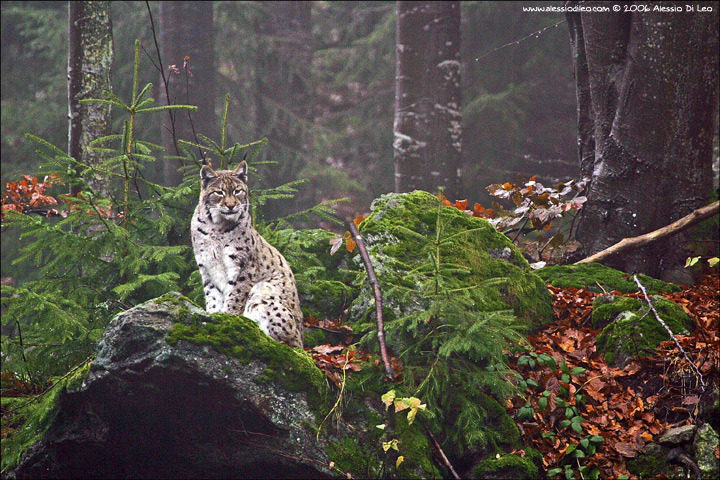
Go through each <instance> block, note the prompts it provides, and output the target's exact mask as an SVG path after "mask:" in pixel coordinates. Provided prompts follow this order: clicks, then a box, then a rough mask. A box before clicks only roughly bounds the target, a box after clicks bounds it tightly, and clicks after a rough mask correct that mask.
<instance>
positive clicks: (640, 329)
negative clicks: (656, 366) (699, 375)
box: [593, 296, 694, 364]
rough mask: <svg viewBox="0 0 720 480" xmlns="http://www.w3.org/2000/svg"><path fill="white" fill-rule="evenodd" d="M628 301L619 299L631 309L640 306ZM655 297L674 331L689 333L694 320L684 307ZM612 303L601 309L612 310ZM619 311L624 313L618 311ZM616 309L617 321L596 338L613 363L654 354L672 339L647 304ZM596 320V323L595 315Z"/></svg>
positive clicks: (667, 322)
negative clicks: (659, 347)
mask: <svg viewBox="0 0 720 480" xmlns="http://www.w3.org/2000/svg"><path fill="white" fill-rule="evenodd" d="M627 300H628V299H622V298H621V299H617V300H616V302H617V303H620V304H622V305H624V306H626V307H628V308H629V307H631V306H634V305H637V304H636V303H634V302H628V301H627ZM651 300H652V302H653V306H654V307H655V310H656V311H657V312H658V314H659V315H660V318H662V319H663V321H664V322H665V324H666V325H667V326H668V327H669V328H670V330H672V332H673V333H674V334H678V335H687V334H688V333H689V331H690V330H691V329H692V327H693V325H694V321H693V320H692V319H691V318H690V317H689V316H688V315H687V314H686V313H685V311H684V310H683V309H682V307H680V306H679V305H677V304H676V303H674V302H671V301H670V300H667V299H665V298H662V297H658V296H655V297H652V298H651ZM614 303H615V302H614ZM612 305H613V304H612V303H611V304H607V305H602V306H601V307H599V308H603V307H606V310H607V311H608V312H609V311H611V306H612ZM618 311H620V313H617V312H618ZM614 312H615V315H617V316H616V317H613V318H615V320H614V321H612V322H611V323H609V324H607V325H606V326H605V328H603V331H602V332H601V333H600V334H599V335H598V336H597V339H596V345H597V349H598V352H600V353H602V354H605V359H606V360H607V361H608V362H609V363H613V364H624V363H625V362H626V361H627V360H629V359H631V358H634V357H638V356H646V355H651V354H652V353H653V352H654V351H655V349H656V348H657V347H658V346H659V345H660V343H661V342H663V341H664V340H668V339H669V338H670V335H669V334H668V333H667V331H666V330H665V328H664V327H663V326H662V325H661V324H660V322H658V321H657V319H656V318H655V315H654V314H653V313H652V312H650V311H649V307H648V306H647V305H642V304H640V305H639V307H638V308H635V309H632V310H627V309H624V308H622V309H615V310H614ZM593 322H595V318H594V316H593Z"/></svg>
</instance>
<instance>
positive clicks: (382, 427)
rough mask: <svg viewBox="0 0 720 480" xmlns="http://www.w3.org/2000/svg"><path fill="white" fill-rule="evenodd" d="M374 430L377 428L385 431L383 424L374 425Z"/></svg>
mask: <svg viewBox="0 0 720 480" xmlns="http://www.w3.org/2000/svg"><path fill="white" fill-rule="evenodd" d="M375 428H379V429H380V430H385V424H384V423H383V424H382V425H375Z"/></svg>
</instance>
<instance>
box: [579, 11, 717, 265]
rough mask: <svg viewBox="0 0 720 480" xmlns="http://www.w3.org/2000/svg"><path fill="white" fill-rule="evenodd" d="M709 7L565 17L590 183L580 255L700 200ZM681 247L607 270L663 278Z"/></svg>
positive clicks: (674, 244) (708, 159) (711, 121)
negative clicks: (705, 8) (572, 58)
mask: <svg viewBox="0 0 720 480" xmlns="http://www.w3.org/2000/svg"><path fill="white" fill-rule="evenodd" d="M576 3H577V2H569V4H570V5H574V4H576ZM668 6H669V5H665V7H668ZM708 6H710V7H712V12H709V11H705V12H699V11H694V12H687V11H683V12H681V13H667V12H660V11H654V10H653V9H652V7H650V10H649V11H642V8H641V9H640V10H641V11H634V12H624V11H620V12H619V13H587V12H583V13H569V14H568V23H569V26H570V33H571V46H572V53H573V57H574V67H575V77H576V84H577V95H578V125H579V136H580V138H579V150H580V151H579V154H580V162H581V168H582V173H583V175H585V176H588V177H590V178H591V182H590V185H589V190H588V193H587V197H588V201H587V203H586V204H585V207H584V208H583V211H582V217H581V219H580V222H579V224H578V233H577V238H578V240H580V241H581V242H582V243H583V248H584V252H583V253H584V254H585V256H588V255H590V254H593V253H596V252H598V251H601V250H603V249H605V248H607V247H609V246H611V245H613V244H615V243H617V242H619V241H620V240H622V239H623V238H627V237H635V236H638V235H641V234H643V233H647V232H650V231H653V230H656V229H658V228H660V227H662V226H664V225H667V224H670V223H672V222H673V221H675V220H678V219H679V218H681V217H683V216H685V215H687V214H689V213H690V212H692V211H693V210H695V209H697V208H700V207H702V206H704V205H706V204H707V202H708V201H709V198H710V195H711V193H712V171H711V164H712V141H713V135H714V132H715V127H716V123H715V122H717V113H718V111H717V102H718V3H717V2H713V3H712V4H708ZM682 8H683V10H685V5H682ZM695 8H696V9H697V8H698V6H695ZM687 243H688V238H687V234H680V235H676V236H674V237H671V238H669V239H667V240H663V241H659V242H657V243H655V244H652V245H649V246H647V247H645V248H642V249H639V250H637V251H635V252H630V253H628V254H624V255H622V256H616V257H615V258H614V259H612V260H610V261H609V264H610V265H611V266H613V267H615V268H618V269H620V270H624V271H628V272H629V271H636V272H637V271H640V272H644V273H647V274H649V275H653V276H662V275H664V274H665V277H666V278H671V277H669V276H668V272H671V271H672V270H673V269H676V267H680V266H682V263H683V262H684V260H685V258H686V257H687V255H688V254H687V252H685V251H683V248H682V246H683V245H686V244H687Z"/></svg>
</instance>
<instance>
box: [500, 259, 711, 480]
mask: <svg viewBox="0 0 720 480" xmlns="http://www.w3.org/2000/svg"><path fill="white" fill-rule="evenodd" d="M548 288H549V290H550V292H551V293H552V294H553V296H554V321H553V322H552V323H551V324H549V325H547V326H546V327H545V328H544V329H543V330H541V331H540V332H538V333H537V334H535V335H532V336H530V338H529V341H530V343H531V345H532V350H531V351H532V352H534V353H535V356H529V357H528V354H523V353H517V354H514V355H513V356H512V358H511V367H512V368H513V369H514V370H516V371H518V372H520V373H521V375H522V376H523V378H524V379H525V380H526V382H527V383H528V386H527V389H526V395H525V398H519V397H518V398H515V399H511V400H509V401H508V402H507V405H506V407H508V409H509V411H510V412H511V414H514V415H513V416H514V417H515V418H518V413H519V410H520V409H521V408H523V406H527V405H526V403H525V402H527V399H530V403H531V405H532V416H531V417H530V418H527V419H525V420H522V421H518V427H519V428H520V430H521V432H522V435H523V439H524V441H525V443H526V444H527V445H531V446H533V447H535V448H537V449H538V450H540V452H542V454H543V456H544V457H543V463H544V464H545V465H544V466H545V468H546V470H552V469H553V468H559V467H561V466H564V465H568V464H569V463H570V462H568V461H567V460H568V459H567V458H566V457H568V456H569V457H570V458H572V459H573V462H574V463H575V464H576V465H575V468H579V467H581V466H587V467H588V468H592V467H597V468H598V469H600V476H601V478H617V477H618V476H622V475H628V476H630V474H629V472H628V471H627V465H626V462H627V461H628V460H630V459H633V458H635V457H636V456H637V455H638V454H639V453H642V452H644V450H645V445H646V444H648V443H650V442H652V441H653V440H654V438H655V437H656V436H657V435H658V434H661V433H663V432H664V431H665V430H667V429H668V428H671V427H677V426H681V425H686V424H694V423H696V416H697V414H698V406H699V402H700V399H701V394H702V387H701V381H703V382H705V383H710V382H711V381H713V379H715V381H716V379H717V378H718V373H720V338H719V337H718V334H719V333H718V332H719V331H720V329H719V328H718V327H719V326H720V275H718V273H717V272H714V273H713V274H711V275H707V276H705V277H703V278H702V280H701V281H700V282H698V283H697V284H696V285H691V286H684V287H683V289H682V290H681V291H679V292H675V293H665V294H662V295H663V296H665V297H666V298H668V299H670V300H672V301H674V302H676V303H678V304H679V305H680V306H682V308H683V309H684V310H685V312H686V313H688V314H689V315H690V316H691V317H692V318H693V319H695V321H696V323H697V328H696V329H695V330H694V331H693V332H692V333H691V334H690V335H687V336H681V335H677V336H676V338H677V340H678V342H679V344H680V345H681V346H682V349H683V350H684V351H685V353H686V354H687V356H688V357H689V358H690V359H691V361H692V362H693V363H694V364H695V365H696V366H697V369H698V370H699V372H700V373H701V374H702V377H703V378H702V379H700V378H699V377H698V375H697V373H696V371H695V369H693V368H692V367H691V366H690V365H689V364H688V362H687V360H686V359H685V356H684V354H683V353H682V352H681V351H680V349H679V348H678V346H677V345H676V344H675V342H674V341H673V340H667V341H665V342H663V343H662V344H661V345H660V346H659V347H658V348H657V350H656V352H655V354H654V355H653V356H651V357H640V358H638V359H636V360H634V361H632V362H631V363H629V364H628V365H626V366H625V367H624V368H622V369H620V368H613V367H611V366H609V365H608V364H607V363H606V362H605V359H604V358H603V356H602V355H600V354H598V353H597V352H596V350H595V338H596V336H597V335H598V334H599V333H600V330H594V329H592V328H591V326H590V315H591V313H592V302H593V299H594V298H595V297H596V296H598V295H600V294H597V293H593V292H589V291H587V290H584V289H575V288H555V287H551V286H549V287H548ZM612 293H614V294H615V295H622V294H621V293H619V292H612ZM625 296H627V297H635V298H638V299H640V300H641V301H644V298H643V295H642V293H640V292H637V293H633V294H627V295H625ZM543 354H545V355H549V356H552V357H553V359H554V360H555V361H554V362H553V361H542V360H543V359H545V360H547V357H543V356H542V355H543ZM523 356H525V357H526V358H525V360H524V361H523V360H520V359H521V358H522V357H523ZM528 358H533V359H535V360H536V363H537V367H535V368H532V367H531V365H530V364H529V363H527V359H528ZM553 367H554V368H553ZM709 388H711V386H708V389H709ZM542 398H546V399H547V400H545V401H542V400H541V399H542ZM539 402H540V404H539ZM573 407H575V410H573ZM528 416H529V415H526V417H528ZM574 418H578V422H576V423H579V424H580V425H578V426H574V425H573V419H574ZM568 420H569V422H568ZM597 437H602V438H603V439H604V440H602V441H599V438H597ZM593 439H597V440H598V441H599V443H598V444H597V448H594V447H593V444H594V443H593V441H592V440H593ZM576 452H579V453H576ZM590 453H592V455H590ZM715 455H716V456H719V455H718V452H717V451H716V452H715Z"/></svg>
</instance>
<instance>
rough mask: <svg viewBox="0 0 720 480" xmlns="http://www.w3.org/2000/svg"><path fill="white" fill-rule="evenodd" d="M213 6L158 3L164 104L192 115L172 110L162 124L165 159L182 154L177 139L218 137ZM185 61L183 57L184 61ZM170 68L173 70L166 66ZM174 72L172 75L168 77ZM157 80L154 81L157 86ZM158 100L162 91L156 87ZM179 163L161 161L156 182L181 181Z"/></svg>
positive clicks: (200, 3) (211, 4) (175, 161)
mask: <svg viewBox="0 0 720 480" xmlns="http://www.w3.org/2000/svg"><path fill="white" fill-rule="evenodd" d="M213 37H214V24H213V2H189V1H188V2H175V1H173V2H160V54H161V55H162V59H163V65H165V66H166V69H167V70H166V72H165V76H166V78H169V89H168V90H169V95H170V98H169V99H168V98H165V100H166V101H167V102H168V104H185V105H188V104H189V105H195V106H197V107H198V109H197V110H196V111H194V112H188V111H180V110H175V111H171V112H172V117H171V116H170V115H168V116H166V117H165V118H164V120H163V126H162V145H163V146H164V147H165V154H166V155H185V153H184V152H183V151H182V150H180V149H179V148H178V145H177V140H179V139H180V140H187V141H191V142H195V141H196V138H195V137H196V134H197V133H201V134H203V135H205V136H207V137H210V138H218V137H219V131H218V128H217V121H216V117H215V49H214V47H213ZM186 57H189V58H187V60H186ZM173 65H174V68H172V66H173ZM173 72H177V73H173ZM161 82H162V79H161V80H160V83H161ZM160 91H161V92H162V93H161V95H162V97H165V89H164V87H163V86H162V85H161V86H160ZM183 165H184V163H183V162H181V161H179V160H177V159H171V158H166V159H165V161H164V162H163V164H162V182H163V183H164V184H165V185H168V186H174V185H178V184H179V183H180V182H181V181H182V171H181V170H180V167H181V166H183Z"/></svg>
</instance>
